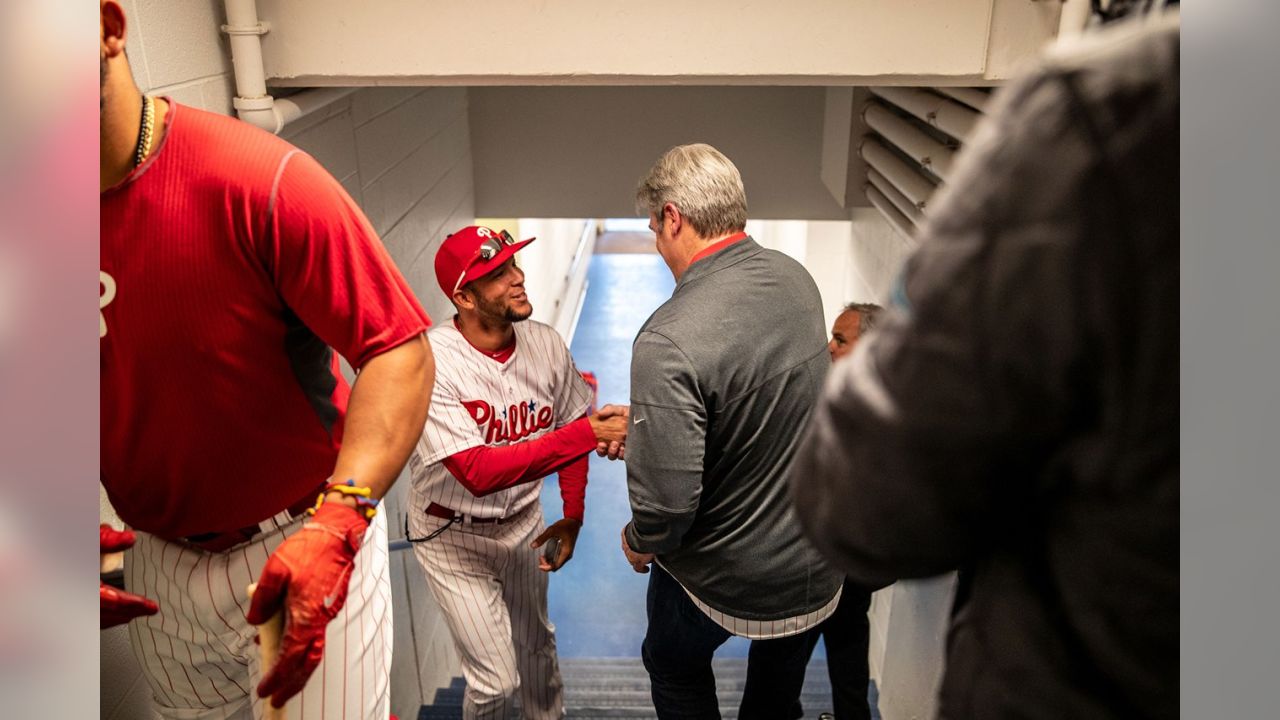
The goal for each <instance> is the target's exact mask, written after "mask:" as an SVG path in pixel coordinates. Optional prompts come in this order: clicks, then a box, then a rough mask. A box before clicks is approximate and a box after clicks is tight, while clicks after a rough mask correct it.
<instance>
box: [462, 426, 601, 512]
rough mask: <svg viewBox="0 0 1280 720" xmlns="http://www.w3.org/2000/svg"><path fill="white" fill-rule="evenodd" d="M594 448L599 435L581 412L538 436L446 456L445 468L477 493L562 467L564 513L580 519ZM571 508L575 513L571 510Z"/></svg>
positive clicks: (467, 487) (480, 495)
mask: <svg viewBox="0 0 1280 720" xmlns="http://www.w3.org/2000/svg"><path fill="white" fill-rule="evenodd" d="M595 447H596V435H595V433H594V432H592V430H591V423H590V422H589V421H588V420H587V419H586V417H582V418H579V419H577V420H575V421H573V422H571V423H569V424H568V425H565V426H564V427H561V428H559V429H558V430H554V431H552V432H549V433H547V434H546V435H543V436H542V437H539V438H537V439H536V440H525V441H523V442H518V443H512V444H511V445H482V446H479V447H473V448H468V449H466V450H463V451H461V452H457V453H454V454H453V455H450V456H448V457H446V458H445V459H444V460H443V462H444V466H445V469H447V470H448V471H449V472H450V473H451V474H453V476H454V477H455V478H457V479H458V482H459V483H462V486H463V487H465V488H466V489H467V490H468V491H469V492H470V493H471V494H472V495H475V496H477V497H483V496H485V495H489V494H491V493H495V492H497V491H499V490H505V489H507V488H509V487H514V486H516V485H520V484H522V483H527V482H533V481H534V480H537V479H539V478H543V477H546V476H547V475H550V474H551V473H553V472H560V494H561V497H562V498H563V499H564V503H565V517H574V518H576V519H578V520H581V519H582V509H583V502H584V499H583V498H584V497H585V495H586V486H587V453H589V452H591V451H592V450H594V449H595ZM566 474H567V475H568V477H566ZM571 510H572V511H573V512H574V513H575V514H572V515H571V514H570V511H571Z"/></svg>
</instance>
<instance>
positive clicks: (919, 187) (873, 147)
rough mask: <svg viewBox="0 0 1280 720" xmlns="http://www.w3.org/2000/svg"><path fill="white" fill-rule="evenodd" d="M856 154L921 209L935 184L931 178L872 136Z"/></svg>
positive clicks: (931, 193)
mask: <svg viewBox="0 0 1280 720" xmlns="http://www.w3.org/2000/svg"><path fill="white" fill-rule="evenodd" d="M858 154H859V155H861V156H862V159H863V160H865V161H867V164H868V165H870V166H871V167H873V168H875V169H876V170H877V171H878V172H879V173H880V174H881V175H883V176H884V177H885V179H887V180H888V181H889V182H890V183H891V184H892V185H893V186H894V187H896V188H898V190H899V191H900V192H901V193H902V194H903V195H906V196H907V199H908V200H910V201H911V204H912V205H915V206H916V207H917V208H919V209H921V210H923V209H924V206H925V204H926V203H927V202H928V201H929V196H930V195H933V191H934V189H935V186H934V184H933V182H932V181H931V180H929V179H928V178H926V177H925V176H924V175H921V174H920V172H919V171H918V170H917V169H916V168H914V167H912V166H911V165H908V164H907V163H906V161H904V160H902V159H901V158H899V157H898V156H897V155H894V154H893V153H892V152H891V151H890V150H889V149H888V148H886V147H885V146H884V145H882V144H881V143H880V141H879V140H877V139H875V138H874V137H870V138H867V139H866V140H864V141H863V142H862V147H860V148H859V149H858Z"/></svg>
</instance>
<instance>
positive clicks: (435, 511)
mask: <svg viewBox="0 0 1280 720" xmlns="http://www.w3.org/2000/svg"><path fill="white" fill-rule="evenodd" d="M424 512H426V513H427V514H428V515H430V516H432V517H438V518H443V519H445V520H457V521H458V522H461V523H470V524H472V525H494V524H497V525H502V524H504V523H509V522H511V521H512V520H514V519H515V518H516V516H517V515H520V514H521V513H516V515H511V516H508V517H476V516H474V515H462V514H459V513H457V512H454V511H453V510H450V509H449V508H447V507H445V506H443V505H438V504H436V503H431V504H430V505H428V506H427V509H426V510H425V511H424Z"/></svg>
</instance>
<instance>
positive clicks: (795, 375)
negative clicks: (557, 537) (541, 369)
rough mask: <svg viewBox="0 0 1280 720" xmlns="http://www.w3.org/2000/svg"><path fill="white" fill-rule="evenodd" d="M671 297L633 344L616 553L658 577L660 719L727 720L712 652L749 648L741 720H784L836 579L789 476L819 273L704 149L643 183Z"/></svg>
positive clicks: (648, 646) (653, 591)
mask: <svg viewBox="0 0 1280 720" xmlns="http://www.w3.org/2000/svg"><path fill="white" fill-rule="evenodd" d="M637 206H638V208H641V209H643V210H644V211H645V212H647V213H648V215H649V226H650V228H651V229H652V230H653V232H654V234H655V236H656V238H657V247H658V252H659V253H660V254H661V255H662V257H663V259H664V260H665V261H666V263H667V266H668V267H669V268H671V272H672V274H673V275H674V276H675V278H676V289H675V292H674V293H673V294H672V297H671V299H670V300H668V301H667V302H666V303H665V304H663V305H662V306H661V307H660V308H658V310H657V311H656V312H654V314H653V316H652V317H650V318H649V320H648V321H647V322H646V323H645V325H644V327H643V328H642V329H641V330H640V333H639V335H637V336H636V340H635V345H634V348H633V357H632V364H631V411H630V412H631V416H630V417H631V420H630V427H629V436H628V446H629V447H628V448H627V450H626V456H627V485H628V489H629V491H630V497H631V509H632V520H631V522H630V523H628V524H627V526H626V527H625V528H624V529H623V533H622V547H623V552H624V553H625V555H626V557H627V560H628V561H629V562H630V563H631V565H632V567H633V568H635V569H636V571H637V572H648V570H649V568H648V566H649V564H650V563H653V564H654V571H653V574H652V576H651V577H650V581H649V592H648V614H649V627H648V632H647V633H646V635H645V639H644V645H643V648H642V655H643V658H644V664H645V667H646V668H647V669H648V671H649V676H650V679H651V681H652V693H653V701H654V707H655V708H656V710H657V712H658V716H659V717H660V718H669V717H680V718H691V717H696V718H704V717H719V709H718V707H717V703H716V687H715V677H714V676H713V674H712V671H711V657H712V654H713V653H714V652H715V649H716V648H717V647H719V646H720V645H721V644H723V643H724V642H725V641H726V640H727V639H728V638H729V637H730V635H739V636H742V637H746V638H750V639H751V640H752V643H751V650H750V656H749V661H748V670H747V681H746V687H745V689H744V692H743V698H742V705H741V710H740V715H739V717H741V718H770V720H777V718H784V717H789V716H790V714H791V712H792V710H793V708H794V707H795V703H796V699H797V697H798V696H799V693H800V689H801V686H802V684H803V681H804V668H805V663H806V661H807V659H808V651H809V648H810V643H809V635H810V631H811V630H812V629H813V628H814V627H816V626H817V625H818V624H819V623H821V622H822V621H823V620H824V619H826V618H827V617H828V616H830V615H831V613H832V612H833V611H834V610H835V607H836V605H837V603H838V602H839V598H840V592H839V590H840V583H841V580H842V579H843V578H842V576H841V575H840V573H839V572H837V571H835V570H833V569H832V568H831V567H830V566H828V565H827V564H826V563H825V562H824V561H823V560H822V559H821V557H820V556H819V555H818V553H817V552H816V551H815V550H814V549H813V548H812V546H810V545H809V543H808V542H806V541H805V540H804V538H803V537H802V536H801V534H800V529H799V526H798V524H797V521H796V518H795V512H794V510H793V508H792V505H791V502H790V500H789V498H788V493H787V483H786V473H787V469H788V467H789V466H790V464H791V459H792V456H793V454H794V452H795V449H796V446H797V443H798V441H799V432H800V429H801V428H802V427H804V425H805V421H806V420H807V419H808V416H809V412H810V409H811V408H812V407H813V405H814V403H815V402H816V400H817V397H818V394H819V391H820V389H821V387H822V382H823V380H824V378H825V376H826V373H827V367H828V365H830V360H829V358H828V357H827V352H826V347H825V344H826V343H825V341H826V335H825V333H824V331H823V328H822V325H821V318H822V308H821V305H822V301H821V298H820V297H819V295H818V289H817V286H816V285H815V284H814V282H813V278H811V277H810V276H809V273H808V272H806V271H805V269H804V268H803V267H802V266H801V265H800V264H799V263H797V262H795V261H794V260H792V259H791V258H789V257H787V256H786V255H783V254H782V253H779V252H775V251H773V250H766V249H764V248H762V247H760V246H759V245H758V244H756V242H755V241H754V240H752V239H751V238H750V237H749V236H747V234H746V233H745V232H743V229H744V227H745V225H746V220H747V201H746V193H745V192H744V190H743V186H742V179H741V177H740V176H739V174H738V170H737V168H736V167H734V165H733V163H732V162H730V161H729V159H728V158H726V157H725V156H724V155H723V154H721V153H720V152H719V151H718V150H716V149H715V148H713V147H711V146H709V145H683V146H680V147H676V148H672V149H671V150H669V151H667V152H666V153H665V154H664V155H663V156H662V157H661V158H660V159H659V160H658V162H657V163H656V164H655V165H654V166H653V168H652V169H651V170H650V171H649V173H648V174H647V175H646V176H645V178H644V179H643V180H642V181H641V183H640V187H639V189H638V191H637Z"/></svg>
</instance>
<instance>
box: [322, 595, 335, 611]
mask: <svg viewBox="0 0 1280 720" xmlns="http://www.w3.org/2000/svg"><path fill="white" fill-rule="evenodd" d="M337 601H338V596H337V595H325V596H324V609H325V610H328V609H329V608H331V607H333V604H334V603H335V602H337Z"/></svg>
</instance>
